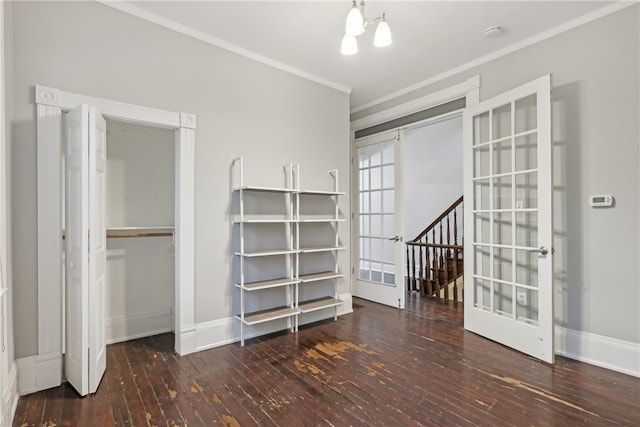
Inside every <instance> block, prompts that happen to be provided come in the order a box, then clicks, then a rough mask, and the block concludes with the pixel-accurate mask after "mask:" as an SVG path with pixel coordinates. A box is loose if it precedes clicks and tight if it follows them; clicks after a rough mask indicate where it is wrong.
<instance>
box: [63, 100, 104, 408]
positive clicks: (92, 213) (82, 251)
mask: <svg viewBox="0 0 640 427" xmlns="http://www.w3.org/2000/svg"><path fill="white" fill-rule="evenodd" d="M65 135H66V140H65V143H66V145H65V150H66V161H65V164H66V180H65V181H66V184H65V185H66V197H65V203H66V205H65V207H66V209H65V212H66V215H65V230H66V237H65V238H66V256H65V259H66V261H65V262H66V281H65V283H66V307H65V308H66V310H65V312H66V322H65V325H66V350H65V375H66V377H67V379H68V381H69V383H70V384H71V385H72V386H73V387H74V388H75V389H76V391H77V392H78V393H79V394H80V395H81V396H84V395H87V394H89V393H95V391H96V390H97V388H98V385H99V384H100V380H101V379H102V376H103V374H104V371H105V368H106V346H105V312H104V304H105V299H104V298H105V294H104V291H105V289H104V285H105V271H106V228H105V220H104V217H105V206H104V205H105V188H104V186H105V171H106V125H105V121H104V118H102V116H100V115H99V114H98V113H97V112H96V110H95V108H93V107H89V106H87V105H81V106H80V107H78V108H76V109H75V110H73V111H70V112H69V113H68V114H67V115H66V119H65Z"/></svg>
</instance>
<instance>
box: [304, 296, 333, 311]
mask: <svg viewBox="0 0 640 427" xmlns="http://www.w3.org/2000/svg"><path fill="white" fill-rule="evenodd" d="M340 304H342V301H341V300H339V299H336V298H333V297H326V298H319V299H314V300H311V301H306V302H303V303H301V304H300V303H298V309H299V310H300V313H310V312H312V311H316V310H322V309H323V308H329V307H336V306H338V305H340Z"/></svg>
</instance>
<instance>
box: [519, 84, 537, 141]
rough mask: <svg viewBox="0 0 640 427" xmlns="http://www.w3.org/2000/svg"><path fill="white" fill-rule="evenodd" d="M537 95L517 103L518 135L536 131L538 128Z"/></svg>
mask: <svg viewBox="0 0 640 427" xmlns="http://www.w3.org/2000/svg"><path fill="white" fill-rule="evenodd" d="M536 109H537V103H536V95H535V94H534V95H530V96H527V97H526V98H521V99H518V100H517V101H516V102H515V122H516V133H522V132H527V131H530V130H534V129H535V128H536V127H537V126H538V121H537V118H538V114H537V111H536Z"/></svg>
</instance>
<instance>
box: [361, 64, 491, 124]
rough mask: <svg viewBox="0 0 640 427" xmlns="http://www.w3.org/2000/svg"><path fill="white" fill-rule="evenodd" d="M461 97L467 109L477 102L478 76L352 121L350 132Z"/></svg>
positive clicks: (478, 97)
mask: <svg viewBox="0 0 640 427" xmlns="http://www.w3.org/2000/svg"><path fill="white" fill-rule="evenodd" d="M462 97H465V98H466V106H467V107H470V106H472V105H474V104H477V103H478V102H479V100H480V76H473V77H470V78H468V79H467V80H465V81H464V82H462V83H459V84H457V85H454V86H450V87H448V88H446V89H442V90H439V91H437V92H433V93H431V94H429V95H426V96H423V97H421V98H418V99H415V100H413V101H410V102H406V103H404V104H401V105H398V106H396V107H393V108H389V109H387V110H384V111H380V112H379V113H375V114H371V115H368V116H366V117H362V118H360V119H357V120H354V121H352V122H351V130H352V131H356V130H360V129H365V128H368V127H370V126H374V125H377V124H380V123H385V122H388V121H390V120H394V119H397V118H400V117H404V116H407V115H409V114H413V113H416V112H418V111H422V110H425V109H427V108H431V107H435V106H437V105H441V104H444V103H446V102H448V101H453V100H454V99H458V98H462Z"/></svg>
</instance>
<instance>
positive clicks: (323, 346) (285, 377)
mask: <svg viewBox="0 0 640 427" xmlns="http://www.w3.org/2000/svg"><path fill="white" fill-rule="evenodd" d="M408 305H409V306H408V308H407V309H406V310H404V311H399V310H396V309H393V308H389V307H384V306H381V305H378V304H374V303H370V302H367V301H363V300H358V299H355V300H354V313H353V314H349V315H345V316H342V317H340V318H339V319H338V321H337V322H333V321H327V322H322V323H318V324H315V325H313V326H312V327H307V328H301V330H300V332H299V333H298V334H289V333H279V334H274V335H271V336H268V337H262V338H257V339H253V340H249V341H247V345H246V346H245V347H244V348H241V347H240V346H239V344H233V345H228V346H224V347H219V348H215V349H212V350H207V351H203V352H199V353H196V354H192V355H188V356H183V357H178V356H176V355H174V354H173V352H172V350H171V349H172V348H173V335H171V334H164V335H158V336H154V337H149V338H143V339H139V340H135V341H130V342H126V343H120V344H114V345H110V346H108V347H107V352H108V360H107V372H106V374H105V377H104V379H103V380H102V383H101V384H100V387H99V389H98V392H97V393H96V394H95V395H92V396H87V397H84V398H79V397H78V396H77V394H76V393H75V391H74V390H73V389H72V388H71V387H70V386H68V385H64V386H62V387H58V388H54V389H50V390H46V391H43V392H40V393H34V394H31V395H29V396H25V397H22V398H20V400H19V403H18V409H17V412H16V415H15V420H14V426H17V427H18V426H19V427H22V426H47V427H52V426H176V425H177V426H215V425H221V426H324V425H333V426H348V425H366V426H436V425H438V426H474V425H475V426H577V425H593V426H639V425H640V379H638V378H634V377H631V376H627V375H623V374H618V373H615V372H612V371H608V370H605V369H601V368H597V367H594V366H591V365H587V364H584V363H579V362H575V361H572V360H569V359H564V358H561V357H560V358H558V359H557V363H556V364H555V365H553V366H551V365H547V364H545V363H542V362H539V361H537V360H534V359H532V358H530V357H527V356H524V355H522V354H520V353H517V352H515V351H513V350H510V349H508V348H505V347H503V346H501V345H499V344H496V343H493V342H491V341H488V340H485V339H483V338H480V337H478V336H476V335H474V334H472V333H468V332H465V331H464V330H463V328H462V313H463V309H462V304H457V305H456V304H454V303H453V302H445V301H436V300H432V299H428V298H425V297H420V296H417V295H411V296H410V297H408Z"/></svg>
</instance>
